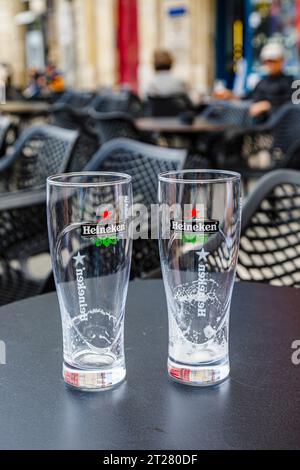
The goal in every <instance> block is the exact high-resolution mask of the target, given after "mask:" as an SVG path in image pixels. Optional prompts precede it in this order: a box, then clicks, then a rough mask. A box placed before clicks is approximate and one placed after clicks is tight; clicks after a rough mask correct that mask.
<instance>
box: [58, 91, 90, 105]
mask: <svg viewBox="0 0 300 470" xmlns="http://www.w3.org/2000/svg"><path fill="white" fill-rule="evenodd" d="M94 96H95V94H94V93H93V92H88V91H87V92H84V91H78V92H76V91H66V92H65V93H64V94H63V95H62V96H61V97H60V98H59V99H58V100H57V101H56V104H68V105H70V106H72V107H73V108H75V109H81V108H83V107H85V106H88V105H89V104H90V103H91V102H92V100H93V99H94Z"/></svg>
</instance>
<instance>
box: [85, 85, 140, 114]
mask: <svg viewBox="0 0 300 470" xmlns="http://www.w3.org/2000/svg"><path fill="white" fill-rule="evenodd" d="M89 107H90V108H92V109H94V111H97V112H99V113H114V112H122V113H126V114H128V115H129V116H131V117H132V118H138V117H141V116H142V115H143V113H144V105H143V103H142V101H141V100H140V98H139V97H138V96H137V95H136V94H135V93H133V92H132V91H130V90H120V91H118V92H114V91H111V90H105V91H103V92H102V93H100V94H98V95H97V96H96V97H95V98H94V99H93V100H92V102H91V103H89Z"/></svg>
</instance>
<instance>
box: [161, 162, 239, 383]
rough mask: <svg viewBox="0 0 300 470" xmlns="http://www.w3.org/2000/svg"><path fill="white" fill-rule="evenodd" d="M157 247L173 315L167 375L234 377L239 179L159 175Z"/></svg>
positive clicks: (200, 379) (212, 174)
mask: <svg viewBox="0 0 300 470" xmlns="http://www.w3.org/2000/svg"><path fill="white" fill-rule="evenodd" d="M158 193H159V195H158V198H159V204H160V208H159V213H160V217H159V245H160V257H161V266H162V272H163V279H164V285H165V291H166V297H167V305H168V317H169V358H168V372H169V375H170V376H171V377H172V378H173V379H174V380H176V381H179V382H182V383H186V384H190V385H212V384H216V383H219V382H221V381H222V380H224V379H225V378H226V377H227V376H228V374H229V358H228V333H229V311H230V302H231V295H232V289H233V284H234V278H235V269H236V263H237V257H238V247H239V237H240V175H239V174H237V173H233V172H226V171H214V170H198V171H197V170H195V171H192V170H184V171H179V172H169V173H163V174H161V175H160V176H159V190H158Z"/></svg>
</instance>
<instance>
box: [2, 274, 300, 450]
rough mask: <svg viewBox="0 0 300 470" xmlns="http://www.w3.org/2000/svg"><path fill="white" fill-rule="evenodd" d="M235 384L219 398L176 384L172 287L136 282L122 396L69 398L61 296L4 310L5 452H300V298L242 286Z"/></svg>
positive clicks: (236, 299) (220, 389)
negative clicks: (170, 356) (298, 352)
mask: <svg viewBox="0 0 300 470" xmlns="http://www.w3.org/2000/svg"><path fill="white" fill-rule="evenodd" d="M230 337H231V341H230V354H231V376H230V378H229V379H228V380H227V381H225V382H224V383H223V384H221V385H219V386H215V387H212V388H193V387H189V386H184V385H180V384H176V383H174V382H172V381H171V380H169V379H168V377H167V373H166V359H167V312H166V302H165V296H164V288H163V283H162V281H160V280H158V281H135V282H132V283H130V287H129V294H128V301H127V309H126V326H125V339H126V360H127V372H128V376H127V380H126V381H125V382H124V383H123V384H122V385H121V386H120V387H119V388H116V389H114V390H112V391H105V392H99V393H84V392H80V391H76V390H75V391H72V390H70V389H68V388H67V387H66V386H65V385H64V382H63V380H62V378H61V362H62V339H61V328H60V317H59V309H58V303H57V298H56V294H48V295H45V296H40V297H36V298H32V299H27V300H24V301H21V302H18V303H14V304H10V305H8V306H5V307H2V308H1V309H0V339H1V340H2V341H4V342H5V344H6V365H1V366H0V393H1V398H0V416H1V427H0V448H1V449H10V448H14V449H109V450H114V449H123V450H124V449H130V450H133V449H149V450H153V449H164V450H165V449H171V450H178V449H185V450H188V449H193V450H200V449H264V448H269V449H277V448H285V449H287V448H300V433H299V429H300V365H299V366H296V365H293V364H292V361H291V356H292V353H293V350H292V349H291V345H292V343H293V341H294V340H297V339H300V291H298V290H296V289H290V288H276V287H270V286H264V285H260V284H251V283H240V284H236V286H235V289H234V295H233V302H232V310H231V330H230Z"/></svg>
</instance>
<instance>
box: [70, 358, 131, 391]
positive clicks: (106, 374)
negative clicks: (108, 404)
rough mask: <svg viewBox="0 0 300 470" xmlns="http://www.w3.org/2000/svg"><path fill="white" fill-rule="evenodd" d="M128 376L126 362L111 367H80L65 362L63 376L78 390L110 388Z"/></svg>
mask: <svg viewBox="0 0 300 470" xmlns="http://www.w3.org/2000/svg"><path fill="white" fill-rule="evenodd" d="M125 376H126V369H125V364H122V365H118V366H117V367H111V368H109V369H104V368H101V369H78V368H76V367H74V366H70V365H69V364H67V363H66V362H64V363H63V378H64V381H65V383H66V384H67V385H68V386H70V387H72V388H75V389H77V390H81V391H85V392H98V391H101V390H109V389H111V388H114V387H116V386H117V385H119V384H120V383H121V382H122V381H123V380H124V379H125Z"/></svg>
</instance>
